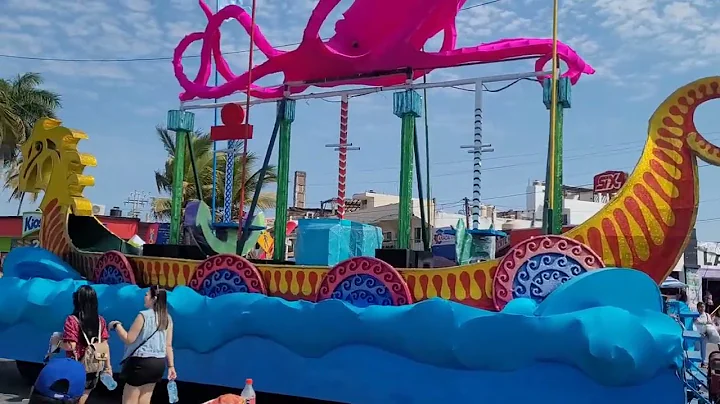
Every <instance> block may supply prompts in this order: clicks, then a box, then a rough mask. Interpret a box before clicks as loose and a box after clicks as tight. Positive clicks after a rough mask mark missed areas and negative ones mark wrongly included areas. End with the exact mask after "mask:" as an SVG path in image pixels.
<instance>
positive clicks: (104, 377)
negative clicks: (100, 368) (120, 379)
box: [100, 372, 117, 391]
mask: <svg viewBox="0 0 720 404" xmlns="http://www.w3.org/2000/svg"><path fill="white" fill-rule="evenodd" d="M100 381H101V382H102V384H104V385H105V387H106V388H107V389H108V390H110V391H112V390H115V389H116V388H117V382H116V381H115V379H113V377H112V376H110V375H109V374H107V373H105V372H103V373H101V374H100Z"/></svg>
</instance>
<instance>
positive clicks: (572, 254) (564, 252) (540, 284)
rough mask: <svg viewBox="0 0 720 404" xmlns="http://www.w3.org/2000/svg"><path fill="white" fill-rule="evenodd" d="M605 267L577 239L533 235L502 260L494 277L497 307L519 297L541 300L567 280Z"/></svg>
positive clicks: (591, 251) (590, 250)
mask: <svg viewBox="0 0 720 404" xmlns="http://www.w3.org/2000/svg"><path fill="white" fill-rule="evenodd" d="M604 267H605V264H604V263H603V261H602V259H601V258H600V257H599V256H598V255H597V254H596V253H595V252H594V251H593V250H592V249H591V248H590V247H588V246H586V245H585V244H583V243H580V242H579V241H577V240H573V239H570V238H567V237H563V236H555V235H546V236H540V237H533V238H531V239H528V240H526V241H523V242H522V243H520V244H518V245H517V246H515V247H514V248H513V249H512V250H510V251H509V252H508V253H507V254H506V255H505V257H503V258H502V260H501V261H500V263H499V265H498V269H497V272H496V273H495V278H494V280H493V293H494V296H493V300H494V303H495V308H497V309H498V310H502V308H503V307H505V305H506V304H507V303H508V302H509V301H510V300H512V299H515V298H518V297H525V298H530V299H533V300H535V301H537V302H541V301H543V300H544V299H545V298H546V297H547V296H548V295H549V294H550V293H552V291H554V290H555V289H557V287H558V286H560V285H561V284H563V283H565V282H567V281H568V280H570V279H572V278H574V277H576V276H578V275H580V274H583V273H585V272H588V271H592V270H594V269H600V268H604Z"/></svg>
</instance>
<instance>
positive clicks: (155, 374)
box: [122, 356, 165, 387]
mask: <svg viewBox="0 0 720 404" xmlns="http://www.w3.org/2000/svg"><path fill="white" fill-rule="evenodd" d="M164 375H165V358H138V357H137V356H131V357H130V358H128V360H127V361H126V362H125V363H124V364H123V368H122V376H123V379H124V380H125V383H126V384H129V385H130V386H135V387H140V386H144V385H146V384H152V383H158V382H159V381H161V380H162V378H163V376H164Z"/></svg>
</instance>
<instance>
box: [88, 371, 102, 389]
mask: <svg viewBox="0 0 720 404" xmlns="http://www.w3.org/2000/svg"><path fill="white" fill-rule="evenodd" d="M98 380H100V373H88V374H87V375H86V376H85V390H92V389H94V388H95V387H97V384H98Z"/></svg>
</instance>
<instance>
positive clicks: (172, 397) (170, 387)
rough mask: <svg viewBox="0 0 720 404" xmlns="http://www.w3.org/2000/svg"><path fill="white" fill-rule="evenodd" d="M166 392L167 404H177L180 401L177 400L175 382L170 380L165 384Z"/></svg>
mask: <svg viewBox="0 0 720 404" xmlns="http://www.w3.org/2000/svg"><path fill="white" fill-rule="evenodd" d="M167 392H168V402H169V403H171V404H172V403H177V402H178V401H180V399H179V398H178V390H177V384H176V383H175V380H171V381H169V382H168V384H167Z"/></svg>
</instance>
